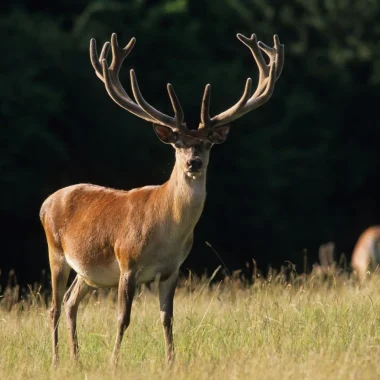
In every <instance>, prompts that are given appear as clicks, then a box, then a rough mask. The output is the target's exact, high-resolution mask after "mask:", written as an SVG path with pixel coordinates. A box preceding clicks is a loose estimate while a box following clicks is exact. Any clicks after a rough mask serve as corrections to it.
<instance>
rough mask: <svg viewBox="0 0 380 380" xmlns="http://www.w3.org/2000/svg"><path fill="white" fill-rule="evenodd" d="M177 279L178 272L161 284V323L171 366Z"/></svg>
mask: <svg viewBox="0 0 380 380" xmlns="http://www.w3.org/2000/svg"><path fill="white" fill-rule="evenodd" d="M177 279H178V273H177V272H176V273H174V274H173V275H172V276H171V277H170V278H168V279H167V280H166V281H163V282H160V283H159V298H160V311H161V322H162V326H163V329H164V337H165V350H166V360H167V362H168V363H169V364H170V363H172V362H173V361H174V343H173V301H174V293H175V288H176V286H177Z"/></svg>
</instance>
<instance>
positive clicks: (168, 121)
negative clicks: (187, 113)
mask: <svg viewBox="0 0 380 380" xmlns="http://www.w3.org/2000/svg"><path fill="white" fill-rule="evenodd" d="M130 74H131V84H132V92H133V96H134V98H135V100H136V102H137V104H138V105H139V106H140V107H141V108H142V109H143V110H144V111H145V112H146V113H147V114H148V115H149V116H151V117H152V118H153V119H155V120H156V122H159V123H162V124H164V125H166V126H168V127H170V128H172V129H173V128H180V126H179V125H178V124H177V117H175V118H172V117H170V116H168V115H165V114H163V113H162V112H160V111H158V110H157V109H156V108H154V107H153V106H151V105H150V104H149V103H148V102H147V101H146V100H145V99H144V97H143V96H142V94H141V91H140V88H139V84H138V82H137V77H136V73H135V71H134V70H133V69H132V70H131V71H130ZM169 96H170V92H169ZM173 100H174V99H172V98H171V101H172V102H173ZM172 104H173V103H172ZM178 104H179V102H178ZM173 107H174V106H173ZM174 111H175V112H177V110H176V109H174ZM181 112H182V108H181ZM181 112H180V113H181Z"/></svg>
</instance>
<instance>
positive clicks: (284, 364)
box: [0, 275, 380, 379]
mask: <svg viewBox="0 0 380 380" xmlns="http://www.w3.org/2000/svg"><path fill="white" fill-rule="evenodd" d="M379 290H380V277H378V276H376V275H374V276H372V278H370V280H369V281H367V282H366V283H365V284H364V285H363V286H362V287H359V286H358V284H356V283H355V282H354V281H353V280H350V279H348V277H346V276H340V277H335V276H334V275H331V276H330V277H329V278H328V280H327V281H326V280H322V279H321V278H318V277H315V276H309V277H302V276H300V277H297V278H296V279H295V280H293V281H292V283H291V284H286V283H285V282H284V280H283V278H282V277H279V276H278V277H272V278H269V279H268V280H267V281H262V280H261V281H256V283H255V284H254V286H252V287H250V288H244V287H243V286H242V285H241V284H240V283H239V282H232V281H230V282H227V283H216V284H214V285H213V286H212V287H209V286H208V284H207V282H205V281H195V280H190V279H188V280H186V281H184V282H183V284H182V285H181V286H180V288H179V289H178V290H177V293H176V298H175V321H174V339H175V344H176V354H177V360H176V363H175V364H174V366H173V367H172V368H168V367H167V366H166V364H165V360H164V341H163V334H162V330H161V323H160V320H159V309H158V300H157V297H156V296H155V294H154V292H153V293H152V292H150V291H149V290H147V289H145V290H142V291H141V292H140V293H139V294H137V295H136V298H135V302H134V304H133V309H132V321H131V325H130V327H129V329H128V330H127V332H126V335H125V339H124V341H123V345H122V350H121V358H120V364H119V366H118V367H117V368H116V369H115V368H113V367H112V366H111V365H110V364H109V360H110V356H111V350H112V346H113V342H114V336H115V332H116V305H115V302H114V298H115V292H111V293H108V294H97V293H93V294H92V295H90V296H88V298H86V300H85V301H83V303H82V305H81V307H80V309H79V316H78V330H79V332H78V334H79V344H80V362H79V363H78V364H75V363H73V362H71V361H70V359H69V347H68V342H67V332H66V326H65V320H64V315H62V317H63V318H62V319H61V324H60V338H61V339H60V347H59V348H60V354H61V362H60V366H59V368H58V369H56V370H54V369H52V368H51V364H50V363H51V347H50V344H51V343H50V320H49V316H48V311H47V309H46V306H44V302H43V301H42V299H41V296H40V295H39V294H38V293H37V292H32V293H31V294H30V296H29V297H28V298H27V299H26V300H24V302H21V303H17V304H12V303H11V302H10V299H11V297H12V295H11V292H9V294H8V295H7V294H6V295H5V297H3V299H2V301H1V302H0V327H1V328H0V378H1V379H49V378H54V379H168V378H172V379H258V378H259V379H290V378H292V379H309V378H310V379H378V378H380V360H379V355H380V291H379Z"/></svg>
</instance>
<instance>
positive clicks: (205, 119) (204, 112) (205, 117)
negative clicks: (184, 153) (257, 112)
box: [199, 78, 252, 128]
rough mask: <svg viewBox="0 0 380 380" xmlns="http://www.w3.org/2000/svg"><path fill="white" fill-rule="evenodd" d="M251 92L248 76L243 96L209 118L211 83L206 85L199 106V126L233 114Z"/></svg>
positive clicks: (243, 103)
mask: <svg viewBox="0 0 380 380" xmlns="http://www.w3.org/2000/svg"><path fill="white" fill-rule="evenodd" d="M251 93H252V79H251V78H248V79H247V81H246V82H245V88H244V92H243V96H242V97H241V98H240V99H239V101H238V102H237V103H236V104H235V105H234V106H232V107H231V108H229V109H228V110H227V111H225V112H222V113H221V114H219V115H217V116H215V117H213V118H212V121H211V118H210V113H209V112H210V98H211V85H209V84H208V85H207V86H206V88H205V92H204V95H203V100H202V108H201V125H200V126H199V128H205V127H207V126H208V125H210V123H212V122H214V123H215V122H217V121H218V120H222V119H224V118H227V117H230V116H231V115H233V114H234V113H235V112H237V111H239V110H240V109H241V108H242V107H243V106H244V105H245V104H246V103H247V101H248V99H249V97H250V95H251Z"/></svg>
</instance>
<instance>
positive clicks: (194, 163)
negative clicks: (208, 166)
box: [187, 157, 202, 171]
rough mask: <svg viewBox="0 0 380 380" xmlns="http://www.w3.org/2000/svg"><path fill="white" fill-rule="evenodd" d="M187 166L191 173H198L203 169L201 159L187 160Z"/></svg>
mask: <svg viewBox="0 0 380 380" xmlns="http://www.w3.org/2000/svg"><path fill="white" fill-rule="evenodd" d="M187 166H188V168H189V170H190V171H197V170H199V169H200V168H201V167H202V160H201V159H200V158H199V157H194V158H191V159H190V160H187Z"/></svg>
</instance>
